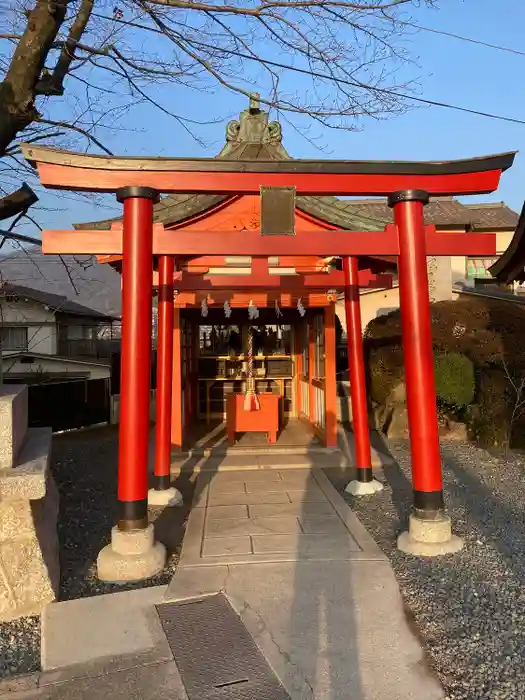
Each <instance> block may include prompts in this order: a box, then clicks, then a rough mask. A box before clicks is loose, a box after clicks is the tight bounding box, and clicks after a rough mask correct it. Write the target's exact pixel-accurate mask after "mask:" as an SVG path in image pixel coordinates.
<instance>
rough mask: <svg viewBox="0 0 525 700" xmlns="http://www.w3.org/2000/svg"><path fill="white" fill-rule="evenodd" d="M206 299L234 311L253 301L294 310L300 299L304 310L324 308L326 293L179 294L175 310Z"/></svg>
mask: <svg viewBox="0 0 525 700" xmlns="http://www.w3.org/2000/svg"><path fill="white" fill-rule="evenodd" d="M205 297H206V299H207V304H208V306H223V305H224V302H225V301H228V303H229V304H230V306H232V307H233V308H235V309H239V308H246V307H247V306H248V304H249V303H250V301H253V303H254V304H255V306H257V307H259V308H267V307H272V308H274V307H275V302H276V301H277V303H278V304H279V306H281V307H282V308H286V307H291V308H295V306H296V305H297V300H298V299H299V297H300V298H301V299H302V303H303V306H304V307H305V308H312V307H324V306H326V305H327V304H328V303H329V301H328V296H327V294H326V292H324V293H323V292H308V291H307V292H306V293H304V294H303V293H300V292H299V293H297V292H295V293H294V294H288V293H287V292H280V291H276V292H270V293H268V294H265V293H264V292H259V291H252V292H232V291H224V290H220V289H219V290H217V291H215V290H214V291H213V292H181V293H180V294H178V295H177V296H176V299H175V308H186V307H196V306H200V304H201V302H202V300H203V299H204V298H205Z"/></svg>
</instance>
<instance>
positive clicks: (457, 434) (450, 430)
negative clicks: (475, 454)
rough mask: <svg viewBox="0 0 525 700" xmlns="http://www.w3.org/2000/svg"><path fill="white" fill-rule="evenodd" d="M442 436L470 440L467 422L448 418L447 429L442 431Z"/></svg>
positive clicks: (450, 438)
mask: <svg viewBox="0 0 525 700" xmlns="http://www.w3.org/2000/svg"><path fill="white" fill-rule="evenodd" d="M440 437H441V438H443V439H445V440H458V441H461V442H468V428H467V426H466V425H465V423H458V422H456V421H452V420H447V422H446V426H445V431H444V432H443V433H441V432H440Z"/></svg>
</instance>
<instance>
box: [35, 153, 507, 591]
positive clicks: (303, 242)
mask: <svg viewBox="0 0 525 700" xmlns="http://www.w3.org/2000/svg"><path fill="white" fill-rule="evenodd" d="M23 153H24V155H25V157H26V158H27V159H28V160H29V161H31V162H32V163H33V164H35V165H36V166H37V168H38V172H39V175H40V179H41V182H42V184H43V185H44V186H46V187H52V188H56V189H77V190H83V191H94V192H113V193H115V194H116V196H117V199H118V201H120V202H122V203H123V208H124V216H123V226H122V228H121V229H119V228H118V227H113V228H112V229H111V230H109V231H99V230H94V231H81V232H57V231H51V232H44V234H43V247H44V252H46V253H61V254H64V253H96V254H101V255H107V256H122V265H123V290H122V292H123V330H122V370H121V385H122V389H121V425H120V454H119V496H118V498H119V516H118V525H117V527H116V528H114V530H113V538H112V545H109V548H106V549H105V550H103V551H102V552H101V555H100V556H99V562H98V565H99V575H100V576H101V577H102V578H107V577H108V576H110V573H109V572H110V571H111V572H114V560H115V558H117V559H118V560H119V566H120V564H121V563H122V562H121V560H122V559H124V560H125V559H126V554H125V551H124V550H126V547H125V546H123V545H122V542H123V541H125V540H126V538H125V535H126V534H128V535H129V536H130V537H131V536H133V537H134V538H135V539H137V538H138V537H143V540H144V541H146V540H147V541H148V542H149V543H150V545H151V551H152V552H153V551H154V552H155V555H154V556H153V555H152V557H153V559H154V560H155V562H156V563H155V566H157V567H158V565H159V562H160V559H162V552H161V546H160V545H158V544H157V545H156V546H155V547H153V546H152V545H153V540H152V538H153V535H152V530H151V527H148V517H147V495H148V491H147V453H148V424H149V358H150V346H151V343H150V329H151V287H152V285H153V283H154V277H153V259H154V256H156V259H157V260H158V285H159V289H160V296H159V353H161V357H159V365H160V366H162V367H163V368H164V369H163V370H159V371H162V372H164V373H165V374H169V368H168V365H170V364H171V363H170V361H169V360H170V353H171V352H172V350H171V349H170V342H169V340H168V336H170V335H171V325H172V324H173V325H174V327H177V323H179V320H178V316H177V310H178V308H180V306H177V305H180V304H188V303H198V301H199V298H202V296H203V295H204V298H205V299H207V298H208V294H212V293H213V294H220V292H223V291H224V290H230V292H231V290H236V289H239V290H240V291H241V290H243V291H244V292H248V294H247V295H246V294H244V297H243V301H240V302H239V303H241V304H242V303H245V304H246V297H247V296H248V297H250V295H255V293H256V290H259V289H265V290H266V292H268V290H270V292H272V293H278V294H283V295H286V294H288V295H289V297H290V299H293V298H294V297H293V295H294V294H295V296H297V295H298V294H299V295H301V297H303V296H304V297H306V296H307V295H308V292H309V290H310V289H311V290H312V295H311V296H312V305H313V306H315V304H318V305H321V304H322V305H324V306H326V303H327V300H328V297H330V296H331V295H332V294H333V293H334V292H337V291H339V290H343V291H344V293H345V301H346V313H347V325H348V343H349V364H350V379H351V387H352V413H353V417H354V418H353V420H354V432H355V441H356V467H357V479H356V482H355V488H354V490H355V492H356V493H366V492H368V493H370V492H372V491H373V490H374V481H373V479H372V467H371V458H370V442H369V435H368V420H367V402H366V387H365V381H364V367H363V354H362V345H361V327H360V310H359V294H358V293H357V291H358V288H359V286H360V285H361V284H362V283H363V282H365V281H366V283H367V284H379V283H380V284H382V286H384V280H381V279H380V280H379V281H378V280H377V279H376V278H375V276H374V274H375V273H374V272H373V271H372V272H371V271H368V272H366V271H365V270H359V259H360V258H362V257H363V256H364V257H366V258H367V259H370V258H374V256H377V257H382V258H385V257H387V258H388V257H395V258H397V259H398V269H399V287H400V300H401V310H402V328H403V345H404V352H405V358H406V359H405V375H406V391H407V408H408V414H409V425H410V437H411V452H412V477H413V487H414V511H413V514H412V516H411V519H410V527H409V532H408V533H404V534H403V535H401V536H400V539H399V546H400V547H401V548H402V549H404V550H405V551H411V552H413V553H420V554H438V553H443V552H448V551H456V550H457V549H458V548H459V547H460V546H461V543H460V541H459V540H458V539H457V538H454V537H453V536H452V535H451V527H450V521H449V519H448V518H447V516H446V515H445V514H444V501H443V488H442V476H441V461H440V453H439V441H438V431H437V414H436V402H435V387H434V374H433V354H432V342H431V333H430V314H429V295H428V279H427V268H426V255H427V254H432V255H451V254H452V255H457V254H461V255H494V254H495V252H496V244H495V236H494V235H491V234H486V233H484V234H481V235H476V234H449V233H445V234H437V233H436V232H435V229H434V228H433V227H428V226H427V227H426V226H425V224H424V214H423V209H424V205H425V204H427V203H428V201H429V197H431V196H436V195H437V196H439V195H454V194H456V195H457V194H460V195H467V194H481V193H486V192H492V191H494V190H495V189H496V188H497V187H498V184H499V179H500V176H501V173H502V172H503V171H504V170H506V169H507V168H508V167H510V166H511V164H512V162H513V158H514V154H512V153H509V154H502V155H497V156H488V157H485V158H478V159H472V160H462V161H449V162H442V163H412V162H407V163H405V162H384V163H381V162H363V161H304V160H290V161H281V162H268V161H243V160H236V161H227V160H223V161H218V160H216V159H207V158H201V159H195V160H187V159H177V158H159V159H142V158H135V159H133V158H118V157H115V158H113V157H110V158H108V157H105V156H84V155H80V154H74V153H66V152H62V151H58V150H55V149H48V148H44V147H37V146H33V145H26V146H23ZM263 187H264V188H272V187H273V188H293V189H294V191H295V193H296V194H297V195H306V194H308V195H326V194H328V193H329V194H338V195H345V196H346V195H350V196H351V195H374V196H376V195H377V196H384V197H388V202H389V206H390V207H391V208H392V209H393V211H394V225H393V226H387V227H385V230H384V231H378V232H375V233H374V232H368V231H367V232H366V233H363V234H359V233H352V232H349V231H346V230H335V229H331V230H327V231H322V232H319V231H313V230H308V228H299V229H298V230H297V231H296V233H295V235H294V236H288V235H286V236H284V235H271V236H261V235H260V234H259V232H257V231H251V232H250V231H249V232H246V231H242V232H241V231H239V232H236V231H222V232H221V231H219V232H217V231H213V232H211V231H210V232H208V231H206V230H200V231H196V230H191V231H187V232H183V231H181V230H180V229H179V230H178V231H176V232H170V231H166V230H165V229H164V228H163V227H162V226H159V225H156V224H153V204H154V202H155V201H157V200H158V197H159V193H160V192H164V193H165V192H180V193H187V192H199V193H214V194H239V193H241V194H245V195H257V194H258V193H259V192H260V190H261V188H263ZM226 255H232V256H233V255H245V256H246V255H248V256H251V257H252V258H253V269H252V275H251V276H250V277H246V276H244V275H235V274H232V275H231V276H226V277H224V278H220V277H217V278H215V279H212V277H211V276H210V275H208V274H207V272H206V267H209V266H208V263H209V262H210V260H206V264H205V259H206V256H212V258H213V259H212V260H211V262H213V263H215V262H216V261H217V262H219V260H220V257H216V256H222V258H224V256H226ZM270 256H292V257H293V256H306V257H310V258H311V262H310V261H306V262H305V261H303V263H302V264H303V268H302V269H303V271H304V272H303V273H302V274H299V275H295V276H294V277H293V281H292V277H289V278H286V277H284V276H276V275H273V274H271V273H270V268H269V267H268V261H267V259H268V257H270ZM329 256H341V257H343V259H344V265H343V271H342V272H341V273H338V272H332V273H323V272H310V269H311V267H313V269H314V270H316V269H318V268H317V267H316V266H317V265H319V259H320V258H321V257H329ZM192 260H193V262H194V264H195V267H196V268H197V269H199V270H201V272H199V273H197V272H195V271H194V272H191V268H192ZM183 261H184V262H183ZM175 262H176V263H177V266H180V267H182V268H184V267H185V269H182V270H178V271H176V270H175V265H174V263H175ZM181 263H182V264H181ZM212 267H213V265H212ZM202 268H204V270H202ZM300 269H301V266H299V268H298V270H300ZM298 270H296V272H297V271H298ZM243 277H244V279H243ZM274 278H275V279H274ZM274 290H275V292H274ZM174 291H177V292H178V296H177V303H176V304H175V308H174V305H173V303H172V299H173V294H174ZM239 293H240V292H239ZM199 294H200V297H199ZM191 295H193V297H192V296H191ZM319 296H321V297H323V296H324V301H322V300H320V299H319ZM316 297H317V301H316ZM217 298H220V297H217ZM268 298H269V299H270V297H268ZM270 301H271V299H270ZM170 309H171V312H170ZM170 313H172V314H173V320H170ZM324 314H325V322H326V329H327V333H326V335H325V339H326V342H327V343H330V346H332V345H335V327H334V320H335V319H334V316H335V312H334V308H333V304H329V305H328V306H326V308H325V312H324ZM178 350H179V348H175V353H174V356H175V355H176V354H177V351H178ZM327 350H328V349H327ZM162 353H164V354H163V355H162ZM171 366H172V365H171ZM159 376H160V375H159ZM169 384H170V385H171V381H170V382H169ZM161 385H162V386H161V387H160V391H159V396H158V401H159V409H160V415H159V425H158V426H157V455H158V458H157V460H156V477H157V486H158V489H159V490H162V489H164V488H166V487H167V486H169V459H170V457H169V451H168V448H170V447H171V443H170V439H171V438H170V434H169V431H168V430H167V427H166V426H167V424H168V423H167V420H168V419H167V417H168V416H169V414H170V412H171V407H170V406H169V405H168V404H169V400H168V398H167V397H168V394H170V396H171V386H169V388H168V383H166V382H164V383H162V381H161ZM334 389H335V384H334V383H333V382H332V384H331V385H330V387H328V382H327V386H326V393H328V392H329V391H330V392H333V391H334ZM170 418H171V422H173V416H170ZM330 421H332V424H333V422H334V417H333V416H331V417H330ZM328 422H329V420H328V416H327V426H326V435H327V436H330V435H331V434H333V425H330V426H328ZM328 439H329V437H327V442H328ZM367 485H368V486H367ZM141 533H142V534H141ZM151 567H154V564H153V563H151V564H150V569H149V571H151ZM120 568H121V570H124V569H126V567H125V566H121V567H120ZM125 575H126V576H127V578H128V579H129V578H130V577H135V578H137V577H138V576H137V570H136V569H134V568H133V565H131V564H130V565H129V566H128V568H127V573H126V574H125ZM123 576H124V574H123ZM111 577H112V578H113V580H114V574H113V573H111Z"/></svg>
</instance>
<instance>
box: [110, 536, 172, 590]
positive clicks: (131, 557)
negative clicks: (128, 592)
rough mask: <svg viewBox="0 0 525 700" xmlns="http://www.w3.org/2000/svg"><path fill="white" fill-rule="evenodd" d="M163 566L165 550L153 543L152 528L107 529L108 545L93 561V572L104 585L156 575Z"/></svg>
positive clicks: (139, 579)
mask: <svg viewBox="0 0 525 700" xmlns="http://www.w3.org/2000/svg"><path fill="white" fill-rule="evenodd" d="M165 563H166V547H164V545H163V544H161V543H160V542H155V535H154V532H153V525H148V527H147V528H145V529H144V530H130V531H129V532H123V531H122V530H119V529H118V527H114V528H113V529H112V530H111V544H108V546H107V547H104V549H103V550H102V551H101V552H100V554H99V555H98V558H97V573H98V578H99V579H100V580H101V581H106V582H107V583H127V582H129V581H142V580H144V579H146V578H150V577H151V576H155V575H156V574H158V573H160V572H161V571H162V569H163V568H164V565H165Z"/></svg>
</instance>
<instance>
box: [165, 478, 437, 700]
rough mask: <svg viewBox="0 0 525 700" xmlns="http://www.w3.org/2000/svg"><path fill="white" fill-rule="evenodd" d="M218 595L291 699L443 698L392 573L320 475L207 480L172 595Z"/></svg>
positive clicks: (178, 597) (192, 518)
mask: <svg viewBox="0 0 525 700" xmlns="http://www.w3.org/2000/svg"><path fill="white" fill-rule="evenodd" d="M218 591H222V592H224V593H225V594H226V596H227V597H228V599H229V600H230V602H231V603H232V605H233V607H234V608H235V609H236V610H237V612H238V613H239V614H240V616H241V619H242V621H243V622H244V624H245V625H246V627H247V629H248V631H249V632H250V633H251V634H252V636H253V637H254V639H255V641H256V643H257V645H258V646H259V648H260V649H261V650H262V651H263V653H264V655H265V657H266V659H267V660H268V662H269V664H270V666H271V667H272V668H273V670H274V671H275V673H276V674H277V676H278V677H279V678H280V680H281V682H282V683H283V685H284V686H285V688H286V690H287V691H288V693H289V694H290V696H291V698H292V700H416V699H417V700H441V699H442V698H443V697H444V693H443V691H442V689H441V687H440V686H439V684H438V683H437V682H436V681H435V679H434V678H433V676H432V674H431V673H430V672H429V671H428V670H427V668H426V666H425V660H424V655H423V650H422V648H421V646H420V643H419V641H418V640H417V638H416V637H415V636H414V633H413V631H412V630H411V628H410V626H409V624H408V623H407V619H406V616H405V611H404V607H403V603H402V600H401V597H400V595H399V591H398V587H397V583H396V581H395V578H394V575H393V572H392V569H391V566H390V564H389V562H388V561H387V559H386V558H385V557H384V555H383V554H382V552H381V551H380V550H379V548H378V547H377V545H376V544H375V542H374V540H373V539H372V538H371V537H370V535H369V534H368V533H367V531H366V530H365V528H364V527H363V526H362V525H361V523H360V522H359V520H358V519H357V518H356V517H355V515H354V514H353V513H352V511H351V510H350V508H349V507H348V505H347V504H346V502H345V501H344V500H343V499H342V497H341V496H340V495H339V494H338V493H337V492H336V490H335V489H334V488H333V486H332V485H331V483H330V482H329V481H328V479H327V477H326V476H325V474H324V473H323V472H322V471H321V470H315V469H314V470H311V471H310V470H283V471H279V470H272V471H265V472H257V471H251V472H249V471H241V472H224V473H219V474H215V475H211V474H205V473H203V474H201V475H200V477H199V480H198V482H197V492H196V500H195V507H194V509H193V511H192V513H191V515H190V520H189V523H188V528H187V532H186V535H185V539H184V544H183V550H182V555H181V560H180V564H179V567H178V569H177V572H176V574H175V577H174V578H173V580H172V582H171V584H170V586H169V587H168V591H167V593H166V599H167V600H183V599H191V598H194V597H198V596H200V595H206V594H213V593H216V592H218Z"/></svg>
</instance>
